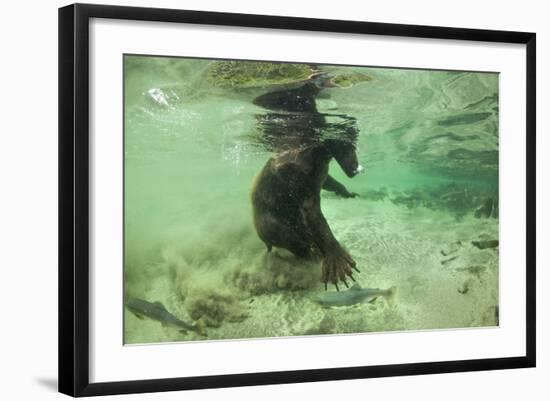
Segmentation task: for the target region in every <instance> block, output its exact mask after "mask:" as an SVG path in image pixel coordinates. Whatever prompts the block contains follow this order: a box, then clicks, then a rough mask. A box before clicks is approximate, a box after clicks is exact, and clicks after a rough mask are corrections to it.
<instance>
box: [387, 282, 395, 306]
mask: <svg viewBox="0 0 550 401" xmlns="http://www.w3.org/2000/svg"><path fill="white" fill-rule="evenodd" d="M396 295H397V287H396V286H395V285H394V286H391V287H390V288H388V293H387V294H386V301H387V302H388V305H389V306H394V305H395V296H396Z"/></svg>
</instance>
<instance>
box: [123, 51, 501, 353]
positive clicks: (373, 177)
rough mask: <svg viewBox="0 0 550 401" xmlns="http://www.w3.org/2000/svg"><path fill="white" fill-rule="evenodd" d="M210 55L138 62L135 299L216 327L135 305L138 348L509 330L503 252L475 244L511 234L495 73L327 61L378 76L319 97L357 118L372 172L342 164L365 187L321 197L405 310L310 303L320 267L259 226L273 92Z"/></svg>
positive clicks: (130, 211)
mask: <svg viewBox="0 0 550 401" xmlns="http://www.w3.org/2000/svg"><path fill="white" fill-rule="evenodd" d="M211 63H212V61H209V60H193V59H176V58H151V57H137V56H132V57H130V56H126V59H125V133H124V138H125V149H124V152H125V204H124V206H125V222H124V224H125V263H124V277H125V297H126V298H127V299H129V298H139V299H143V300H146V301H149V302H155V301H158V302H161V303H162V304H163V305H164V306H165V307H166V309H167V310H168V311H169V312H170V313H172V314H173V315H174V316H176V317H177V318H179V319H181V320H183V321H186V322H189V323H192V322H196V321H200V322H201V324H202V325H204V326H206V336H204V335H200V334H198V333H196V332H193V331H188V332H186V333H182V332H180V331H178V330H176V329H174V328H171V327H164V326H163V325H161V323H159V322H158V321H155V320H152V319H148V318H145V319H139V318H138V317H136V316H135V315H134V314H132V313H125V343H128V344H130V343H150V342H165V341H191V340H204V339H230V338H255V337H279V336H294V335H313V334H338V333H360V332H378V331H396V330H397V331H401V330H419V329H442V328H459V327H460V328H463V327H480V326H483V327H485V326H495V325H498V247H497V248H488V249H479V248H478V247H476V246H474V245H472V241H478V240H492V239H498V215H497V214H498V212H497V210H498V209H497V208H496V205H497V204H498V75H497V74H489V73H467V72H446V71H425V70H404V69H389V68H388V69H383V68H366V67H338V66H321V69H322V70H324V71H330V72H331V73H332V74H334V75H338V74H345V73H349V72H350V71H356V72H357V71H358V72H361V73H362V74H366V75H368V76H369V78H370V79H369V80H367V81H365V82H360V83H355V84H354V85H352V86H351V87H346V88H343V87H335V88H327V89H324V90H323V91H322V92H321V94H320V95H319V97H318V98H317V108H318V110H319V112H321V113H339V114H345V115H348V116H352V117H353V118H355V119H356V126H357V128H358V130H359V137H358V141H357V155H358V158H359V162H360V163H361V164H362V165H363V166H364V167H365V168H366V172H365V173H364V174H361V175H358V176H356V177H354V178H352V179H350V178H347V177H346V175H345V174H344V173H343V172H342V171H341V169H340V167H339V166H338V165H337V164H336V162H334V161H333V162H331V165H330V174H331V175H332V176H333V177H334V178H336V179H337V180H338V181H340V182H341V183H343V184H344V185H345V186H346V187H347V188H348V189H349V190H350V191H352V192H356V193H358V194H359V196H358V197H356V198H353V199H343V198H340V197H338V196H336V195H335V194H333V193H329V192H326V191H323V192H322V198H321V199H322V201H321V206H322V210H323V214H324V215H325V217H326V219H327V221H328V223H329V225H330V227H331V229H332V232H333V233H334V235H335V237H336V238H337V239H338V241H339V242H340V243H341V244H342V245H343V246H345V247H346V249H347V250H348V251H349V252H350V254H351V255H352V256H353V257H354V259H355V261H356V262H357V265H358V267H359V269H360V270H361V273H359V274H356V275H355V277H356V279H357V281H358V282H359V283H360V284H361V285H362V286H363V287H369V288H389V287H391V286H395V287H396V288H397V295H396V298H395V302H394V303H392V304H389V303H388V302H386V301H385V299H383V298H381V297H380V298H378V299H376V300H374V301H372V302H368V303H362V304H358V305H355V306H351V307H346V308H343V309H326V308H322V307H321V306H320V305H318V304H316V303H315V302H313V301H312V300H311V296H312V295H313V294H318V293H322V291H323V289H324V287H323V284H322V283H321V282H320V281H319V278H320V265H319V263H318V262H315V261H304V260H300V259H297V258H295V257H294V256H293V255H291V254H290V253H288V252H286V251H284V250H275V251H274V252H273V253H271V254H269V255H267V254H266V248H265V246H264V244H263V243H262V242H261V241H260V240H259V238H258V236H257V234H256V232H255V230H254V226H253V223H252V208H251V201H250V191H251V187H252V182H253V179H254V177H255V176H256V175H257V174H258V173H259V171H260V170H261V169H262V167H263V166H264V165H265V163H266V162H267V160H268V159H269V158H270V157H271V156H273V153H272V152H271V151H269V150H268V149H266V147H265V146H262V145H261V144H260V143H259V142H258V141H256V140H254V138H257V137H258V135H260V133H259V128H258V124H257V118H256V116H257V115H261V114H265V113H266V112H267V111H266V110H264V109H262V108H260V107H258V106H255V105H254V104H253V103H252V100H253V99H254V98H255V97H256V96H258V95H260V94H262V93H265V92H266V91H268V90H273V88H272V87H262V86H261V85H260V86H251V87H247V88H244V87H223V86H219V85H216V84H215V83H213V82H212V81H210V80H208V79H207V76H208V71H209V68H211ZM487 199H490V200H492V201H493V202H494V204H495V207H493V211H492V216H485V215H483V213H481V215H480V212H479V208H480V207H481V206H482V205H483V203H484V202H486V201H487ZM476 210H477V211H478V212H477V213H476ZM476 214H477V216H476ZM340 287H343V286H342V285H340ZM329 290H330V291H333V290H334V289H333V288H329ZM126 312H128V310H127V309H126Z"/></svg>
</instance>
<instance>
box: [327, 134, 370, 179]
mask: <svg viewBox="0 0 550 401" xmlns="http://www.w3.org/2000/svg"><path fill="white" fill-rule="evenodd" d="M324 145H325V148H326V149H327V150H328V152H329V153H330V155H331V156H332V157H334V159H335V160H336V161H337V162H338V164H339V165H340V167H341V168H342V170H344V173H346V175H347V176H348V177H350V178H351V177H354V176H356V175H357V174H359V173H360V172H361V171H363V166H361V165H360V164H359V161H358V160H357V153H356V146H355V142H353V141H347V140H341V139H326V140H325V141H324Z"/></svg>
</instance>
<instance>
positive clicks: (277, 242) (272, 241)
mask: <svg viewBox="0 0 550 401" xmlns="http://www.w3.org/2000/svg"><path fill="white" fill-rule="evenodd" d="M255 223H256V230H257V231H258V235H259V236H260V238H261V240H262V241H263V242H264V243H265V245H266V247H267V250H268V252H270V251H271V248H272V247H273V246H275V247H277V248H283V249H286V250H288V251H290V252H292V253H293V254H294V255H296V256H298V257H303V258H309V257H311V256H312V251H311V247H312V242H310V241H308V238H309V235H308V234H307V231H306V228H305V227H300V225H299V224H289V223H287V222H283V221H280V220H279V219H277V218H276V217H274V216H272V215H271V214H269V213H265V214H264V215H262V216H261V217H260V218H257V219H256V222H255Z"/></svg>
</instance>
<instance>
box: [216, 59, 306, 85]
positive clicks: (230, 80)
mask: <svg viewBox="0 0 550 401" xmlns="http://www.w3.org/2000/svg"><path fill="white" fill-rule="evenodd" d="M314 72H315V70H314V69H313V68H311V66H309V65H307V64H292V63H266V62H257V61H241V60H224V61H213V62H212V63H210V65H209V66H208V72H207V75H206V77H207V80H208V81H209V82H210V83H211V84H213V85H215V86H219V87H222V88H259V87H265V86H271V85H291V84H299V83H302V82H303V81H305V80H307V79H308V78H309V77H310V76H311V75H312V74H313V73H314Z"/></svg>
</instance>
